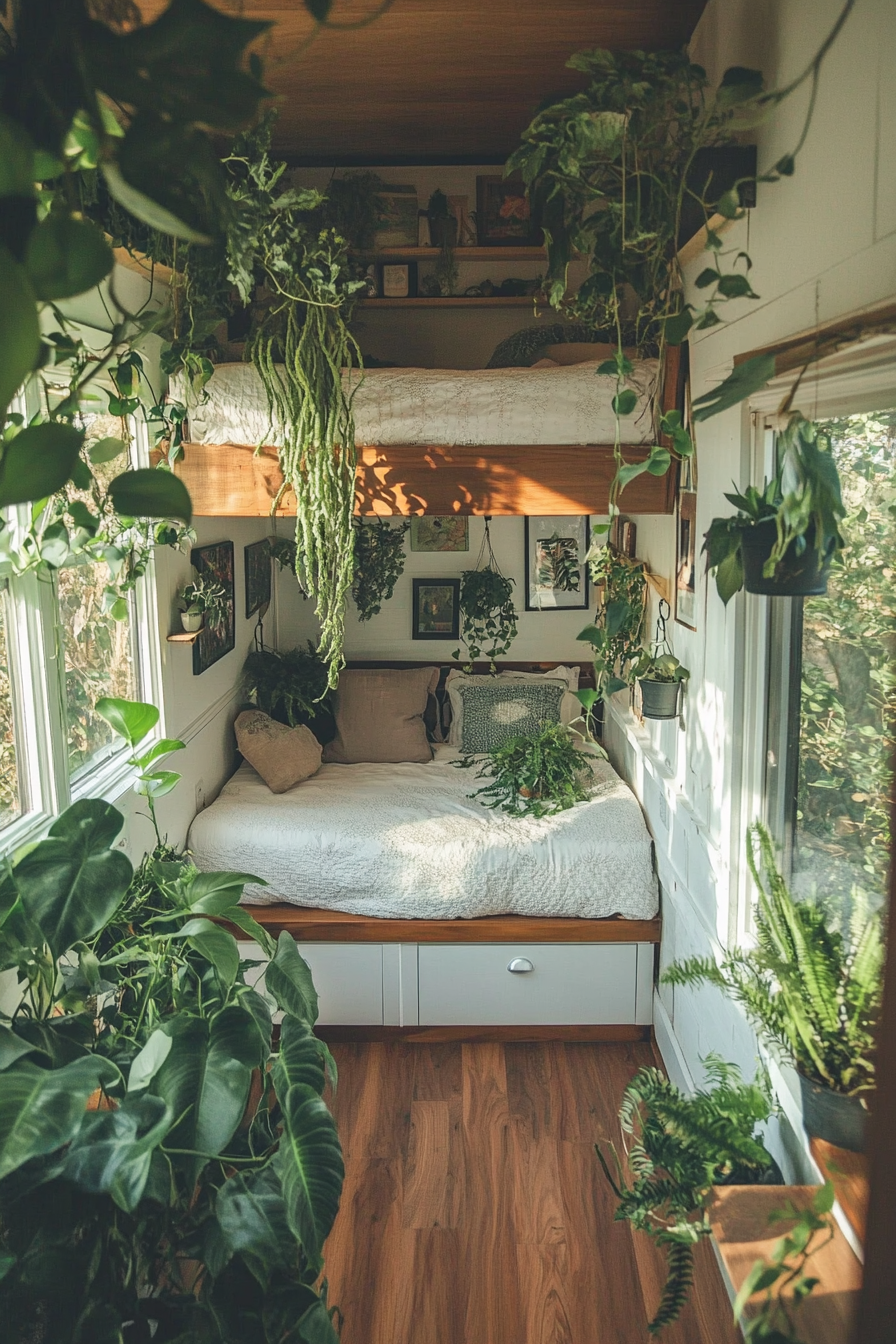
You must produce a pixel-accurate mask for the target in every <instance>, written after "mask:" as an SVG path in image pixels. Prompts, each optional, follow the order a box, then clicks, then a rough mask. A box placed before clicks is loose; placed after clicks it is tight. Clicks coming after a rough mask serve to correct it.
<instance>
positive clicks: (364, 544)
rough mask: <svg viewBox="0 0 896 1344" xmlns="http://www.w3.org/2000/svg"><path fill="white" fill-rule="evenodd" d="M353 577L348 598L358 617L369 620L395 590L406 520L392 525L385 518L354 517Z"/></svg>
mask: <svg viewBox="0 0 896 1344" xmlns="http://www.w3.org/2000/svg"><path fill="white" fill-rule="evenodd" d="M354 525H355V577H354V582H353V583H352V597H353V598H354V599H355V605H356V606H357V608H358V620H359V621H369V620H370V618H371V617H372V616H376V615H377V613H378V612H379V611H380V610H381V608H382V605H383V603H384V602H388V600H389V598H390V597H391V596H392V594H393V593H394V592H395V585H396V583H397V582H398V580H399V579H400V578H401V576H402V574H403V573H404V562H405V554H404V537H405V533H406V532H407V530H408V528H409V527H410V525H411V524H410V522H408V521H407V520H406V519H404V520H402V521H401V522H400V523H399V525H398V526H397V527H393V526H392V524H391V523H389V522H387V521H386V519H385V518H380V519H378V520H377V521H376V522H363V521H362V520H361V519H360V518H356V519H355V523H354Z"/></svg>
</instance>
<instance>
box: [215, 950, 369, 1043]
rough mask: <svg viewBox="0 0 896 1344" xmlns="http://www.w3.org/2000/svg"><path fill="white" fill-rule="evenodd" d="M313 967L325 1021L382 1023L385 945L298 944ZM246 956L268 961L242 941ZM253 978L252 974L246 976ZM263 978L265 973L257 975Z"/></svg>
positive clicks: (365, 1024) (356, 1024)
mask: <svg viewBox="0 0 896 1344" xmlns="http://www.w3.org/2000/svg"><path fill="white" fill-rule="evenodd" d="M298 948H299V951H300V952H301V954H302V956H303V957H304V958H305V960H306V961H307V963H308V965H309V966H310V967H311V974H312V975H313V977H314V985H315V988H316V989H317V995H318V999H319V1002H320V1018H319V1019H318V1020H319V1021H320V1022H321V1023H322V1024H323V1023H328V1024H329V1025H331V1026H350V1027H378V1026H381V1025H382V1022H383V948H382V944H380V943H299V944H298ZM240 954H241V956H242V957H243V958H244V959H247V960H248V959H249V958H252V959H253V960H254V959H256V958H257V959H258V960H259V961H264V960H265V955H264V953H263V952H262V950H261V948H260V947H259V946H258V944H257V943H240ZM246 978H247V980H251V976H247V977H246ZM258 978H259V980H260V979H262V978H263V972H262V974H261V975H260V976H259V977H258Z"/></svg>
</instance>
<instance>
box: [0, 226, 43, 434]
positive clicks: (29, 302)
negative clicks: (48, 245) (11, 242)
mask: <svg viewBox="0 0 896 1344" xmlns="http://www.w3.org/2000/svg"><path fill="white" fill-rule="evenodd" d="M39 354H40V326H39V324H38V320H37V300H36V298H35V294H34V290H33V289H32V288H31V282H30V281H29V279H28V276H27V275H26V274H25V269H24V267H23V266H20V265H19V263H18V262H17V261H16V259H15V257H14V256H13V255H12V253H11V252H10V250H9V248H7V247H5V246H4V245H3V244H2V243H0V416H3V414H4V413H5V411H6V408H7V406H8V405H9V403H10V402H11V401H12V399H13V397H14V396H15V394H16V392H18V390H19V388H20V387H21V386H22V384H23V383H24V381H25V379H26V378H27V377H28V374H29V373H30V372H31V370H32V369H33V368H34V367H35V366H36V364H37V359H38V355H39Z"/></svg>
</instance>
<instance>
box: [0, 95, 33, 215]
mask: <svg viewBox="0 0 896 1344" xmlns="http://www.w3.org/2000/svg"><path fill="white" fill-rule="evenodd" d="M34 181H35V178H34V143H33V141H32V139H31V137H30V136H29V134H28V132H27V131H26V130H25V128H24V126H22V124H21V123H20V122H18V121H13V120H12V118H11V117H6V116H3V115H2V114H0V196H33V195H34Z"/></svg>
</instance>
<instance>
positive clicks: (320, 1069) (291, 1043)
mask: <svg viewBox="0 0 896 1344" xmlns="http://www.w3.org/2000/svg"><path fill="white" fill-rule="evenodd" d="M273 1080H274V1087H275V1088H276V1090H277V1094H278V1096H283V1097H285V1096H286V1094H287V1092H288V1091H289V1089H290V1088H291V1087H294V1086H296V1085H297V1084H298V1083H303V1084H304V1085H305V1086H307V1087H310V1088H312V1089H313V1090H314V1091H315V1092H316V1093H317V1095H318V1096H320V1095H321V1094H322V1093H323V1090H324V1086H325V1084H326V1076H325V1073H324V1044H323V1041H319V1040H318V1038H317V1037H316V1036H315V1035H314V1032H313V1031H312V1030H311V1028H310V1027H309V1026H308V1025H307V1024H306V1023H305V1022H300V1021H298V1020H297V1019H296V1018H294V1017H289V1016H288V1015H287V1016H286V1017H285V1018H284V1020H283V1023H282V1025H281V1027H280V1051H279V1054H278V1055H277V1058H276V1061H275V1063H274V1068H273Z"/></svg>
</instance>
